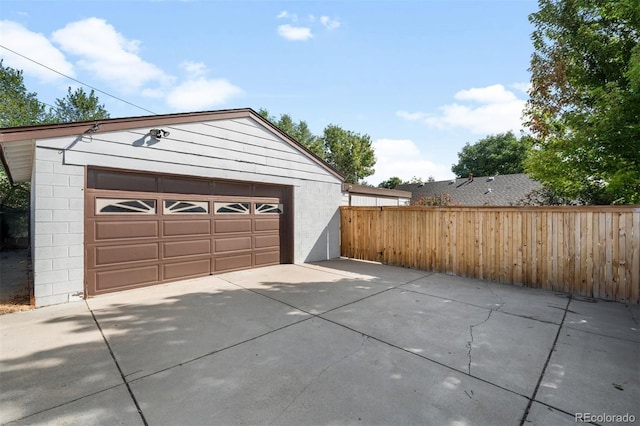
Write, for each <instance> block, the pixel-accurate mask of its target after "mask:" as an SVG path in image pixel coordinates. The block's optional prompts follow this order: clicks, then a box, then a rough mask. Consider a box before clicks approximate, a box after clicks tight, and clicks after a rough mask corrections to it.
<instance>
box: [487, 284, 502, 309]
mask: <svg viewBox="0 0 640 426" xmlns="http://www.w3.org/2000/svg"><path fill="white" fill-rule="evenodd" d="M487 288H488V289H489V291H490V292H491V294H493V296H494V297H496V298H498V299H499V300H500V304H499V306H498V307H497V308H495V310H496V311H499V310H500V309H501V308H502V307H503V306H504V304H505V303H506V302H505V301H504V299H503V298H502V297H501V296H500V295H498V294H496V293H495V292H494V291H493V288H491V284H487ZM493 309H494V308H492V310H493Z"/></svg>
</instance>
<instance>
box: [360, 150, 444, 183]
mask: <svg viewBox="0 0 640 426" xmlns="http://www.w3.org/2000/svg"><path fill="white" fill-rule="evenodd" d="M373 148H374V149H375V152H376V160H377V161H376V166H375V169H376V172H375V174H374V175H372V176H369V177H367V178H366V180H367V181H368V182H369V183H371V184H374V185H378V184H379V183H380V182H382V181H383V180H386V179H389V178H390V177H393V176H398V177H399V178H400V179H402V180H409V179H411V178H412V177H414V176H415V177H419V178H422V179H425V180H426V179H427V178H428V177H429V176H433V177H434V178H435V179H436V180H445V179H449V178H451V177H452V176H453V174H452V173H451V167H450V166H445V165H442V164H436V163H434V162H432V161H430V160H428V159H427V158H425V157H424V156H423V154H422V153H421V152H420V149H419V148H418V146H417V145H416V144H415V143H414V142H413V141H411V140H409V139H378V140H376V141H374V142H373Z"/></svg>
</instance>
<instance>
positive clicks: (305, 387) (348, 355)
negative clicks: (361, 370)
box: [269, 335, 369, 426]
mask: <svg viewBox="0 0 640 426" xmlns="http://www.w3.org/2000/svg"><path fill="white" fill-rule="evenodd" d="M363 337H364V339H363V340H362V342H361V343H360V346H358V348H356V349H355V350H353V351H351V352H349V353H348V354H346V355H345V356H343V357H342V358H340V359H338V360H336V361H334V362H332V363H331V364H329V365H327V366H326V367H325V368H323V369H322V370H321V371H320V373H318V375H316V377H314V378H313V379H311V380H310V381H309V383H307V384H306V385H304V387H303V388H302V390H301V391H300V392H299V393H298V394H297V395H296V396H295V398H293V399H292V400H291V402H290V403H289V404H287V406H286V407H284V409H283V410H282V411H281V412H280V414H278V415H277V416H276V418H275V419H273V420H272V421H271V422H269V426H271V425H273V424H274V423H275V422H276V421H278V419H279V418H280V417H282V416H283V415H284V413H286V412H287V410H289V408H290V407H291V406H292V405H293V404H294V403H295V402H296V401H297V400H298V399H299V398H300V397H301V396H302V395H303V394H304V393H305V392H306V391H307V389H308V388H309V386H311V385H312V384H313V383H315V382H316V381H317V380H318V379H319V378H320V377H322V375H323V374H324V373H326V372H327V371H328V370H329V369H331V368H332V367H333V366H335V365H337V364H339V363H341V362H342V361H344V360H345V359H347V358H349V357H351V356H353V355H355V354H356V353H358V352H359V351H360V350H361V349H362V347H363V346H364V344H365V343H366V342H367V340H369V336H366V335H363Z"/></svg>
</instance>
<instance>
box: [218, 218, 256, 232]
mask: <svg viewBox="0 0 640 426" xmlns="http://www.w3.org/2000/svg"><path fill="white" fill-rule="evenodd" d="M214 224H215V225H214V226H215V232H216V234H237V233H241V232H251V219H249V218H247V219H214Z"/></svg>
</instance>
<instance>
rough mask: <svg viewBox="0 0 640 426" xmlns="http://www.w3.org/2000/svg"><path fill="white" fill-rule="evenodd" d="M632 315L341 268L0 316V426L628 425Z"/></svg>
mask: <svg viewBox="0 0 640 426" xmlns="http://www.w3.org/2000/svg"><path fill="white" fill-rule="evenodd" d="M447 289H449V291H448V292H447ZM636 308H637V307H627V306H625V305H623V304H619V303H613V304H612V303H607V302H601V303H587V302H581V301H575V300H569V299H568V298H566V297H564V296H563V295H562V296H561V295H558V294H555V293H551V292H545V291H539V290H531V289H522V288H517V287H512V286H507V285H500V284H495V283H488V282H484V281H478V280H469V279H463V278H458V277H450V276H446V275H441V274H430V273H426V272H423V271H415V270H410V269H404V268H394V267H389V266H383V265H378V264H372V263H366V262H357V261H346V260H340V261H330V262H322V263H318V264H311V265H279V266H275V267H268V268H261V269H256V270H251V271H239V272H233V273H228V274H223V275H218V276H211V277H205V278H200V279H195V280H188V281H182V282H178V283H173V284H165V285H159V286H154V287H148V288H144V289H137V290H132V291H127V292H121V293H116V294H111V295H105V296H100V297H96V298H94V299H89V300H88V301H86V302H78V303H72V304H67V305H58V306H53V307H49V308H42V309H37V310H35V311H32V312H24V313H15V314H10V315H5V316H3V317H2V318H1V319H0V332H1V335H0V337H1V339H2V340H1V343H2V344H1V346H0V367H1V370H0V383H1V384H2V386H1V390H0V405H1V406H2V407H3V408H2V414H1V415H0V423H3V424H4V423H10V422H13V421H16V422H17V423H24V424H33V423H63V422H69V423H86V422H89V423H95V424H107V423H108V424H144V422H147V423H148V424H303V425H304V424H352V423H357V424H398V423H402V424H408V423H411V424H514V425H515V424H520V423H521V421H523V420H528V421H531V422H533V421H535V422H539V423H540V424H559V423H562V422H566V423H567V424H568V422H571V423H574V417H573V415H574V413H577V412H590V413H599V412H606V413H610V414H625V413H627V412H629V413H632V414H634V415H635V416H636V417H638V409H637V401H638V398H639V397H640V394H639V389H640V385H639V376H640V373H639V371H638V354H639V353H640V351H639V349H640V339H638V330H637V312H638V310H637V309H636ZM634 315H635V317H634Z"/></svg>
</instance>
